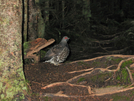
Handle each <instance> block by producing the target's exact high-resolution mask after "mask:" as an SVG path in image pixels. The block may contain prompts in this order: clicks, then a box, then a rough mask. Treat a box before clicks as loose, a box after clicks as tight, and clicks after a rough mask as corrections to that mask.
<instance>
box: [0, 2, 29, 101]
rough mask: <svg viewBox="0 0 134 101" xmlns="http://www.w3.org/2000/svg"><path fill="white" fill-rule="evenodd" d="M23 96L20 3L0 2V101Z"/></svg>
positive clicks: (10, 100)
mask: <svg viewBox="0 0 134 101" xmlns="http://www.w3.org/2000/svg"><path fill="white" fill-rule="evenodd" d="M25 94H27V88H26V85H25V77H24V73H23V63H22V1H21V0H0V101H13V100H15V99H18V100H19V101H20V100H21V99H24V95H25ZM18 95H19V96H18Z"/></svg>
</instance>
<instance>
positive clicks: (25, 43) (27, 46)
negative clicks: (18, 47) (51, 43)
mask: <svg viewBox="0 0 134 101" xmlns="http://www.w3.org/2000/svg"><path fill="white" fill-rule="evenodd" d="M23 48H24V55H26V51H27V50H28V48H29V42H24V43H23Z"/></svg>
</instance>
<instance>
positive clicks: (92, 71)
mask: <svg viewBox="0 0 134 101" xmlns="http://www.w3.org/2000/svg"><path fill="white" fill-rule="evenodd" d="M111 56H112V57H120V58H127V59H125V60H121V61H120V62H119V64H118V66H117V68H116V69H110V68H111V67H113V66H115V65H111V66H108V67H106V68H90V69H83V70H79V71H71V72H68V73H69V74H72V73H78V72H86V73H82V74H80V75H77V76H74V77H73V78H71V79H69V80H67V81H66V82H57V83H52V84H49V85H47V86H45V87H42V88H41V89H44V90H45V89H49V88H53V87H57V86H65V85H66V86H68V87H72V88H74V87H77V88H78V89H79V88H84V89H83V90H87V92H88V94H85V95H83V94H81V93H80V94H77V95H70V94H64V91H62V90H59V91H58V92H57V93H45V94H41V96H50V97H53V96H59V97H89V96H103V95H106V94H114V93H120V92H124V91H127V90H132V89H134V87H131V86H133V85H134V80H133V77H132V73H131V72H130V70H129V68H127V67H125V68H126V69H127V71H128V73H129V77H130V79H131V83H132V84H131V85H130V86H128V87H127V88H123V89H120V90H118V91H111V92H106V93H101V94H100V93H99V94H97V93H95V92H93V91H92V90H91V87H90V86H85V85H77V84H75V83H76V82H77V81H78V80H79V79H80V78H84V77H87V76H88V77H90V76H92V75H93V74H96V75H97V74H102V73H109V72H113V73H115V72H117V71H119V70H120V68H121V66H122V64H123V63H124V62H125V61H129V60H132V59H134V55H106V56H101V57H96V58H93V59H88V60H79V61H74V62H71V64H72V63H76V62H81V61H84V62H86V61H94V60H96V59H101V58H103V57H111ZM110 79H111V77H109V78H108V79H107V80H105V81H104V82H107V81H109V80H110Z"/></svg>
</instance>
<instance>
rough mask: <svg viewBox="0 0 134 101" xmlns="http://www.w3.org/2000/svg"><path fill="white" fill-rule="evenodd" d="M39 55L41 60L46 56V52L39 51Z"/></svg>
mask: <svg viewBox="0 0 134 101" xmlns="http://www.w3.org/2000/svg"><path fill="white" fill-rule="evenodd" d="M40 54H41V58H43V57H44V56H45V54H46V51H43V50H41V51H40Z"/></svg>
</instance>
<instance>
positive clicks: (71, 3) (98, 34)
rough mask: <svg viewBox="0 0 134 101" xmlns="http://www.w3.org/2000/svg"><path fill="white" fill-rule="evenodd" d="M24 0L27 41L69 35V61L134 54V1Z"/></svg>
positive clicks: (58, 40) (57, 38)
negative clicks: (109, 55)
mask: <svg viewBox="0 0 134 101" xmlns="http://www.w3.org/2000/svg"><path fill="white" fill-rule="evenodd" d="M24 1H25V4H24V32H23V35H24V42H26V41H31V40H34V39H36V38H38V37H42V38H45V39H50V38H54V39H55V40H56V42H55V43H54V44H57V43H59V42H60V40H61V38H62V37H63V36H68V37H69V38H70V41H69V46H70V49H71V54H70V56H69V58H68V60H69V61H74V60H80V59H87V58H93V57H96V56H101V55H108V54H131V55H132V54H134V51H133V50H134V6H133V5H134V0H101V1H100V0H24ZM54 44H52V45H51V46H53V45H54ZM51 46H49V47H48V48H45V49H44V50H45V51H46V50H48V49H49V48H50V47H51Z"/></svg>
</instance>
